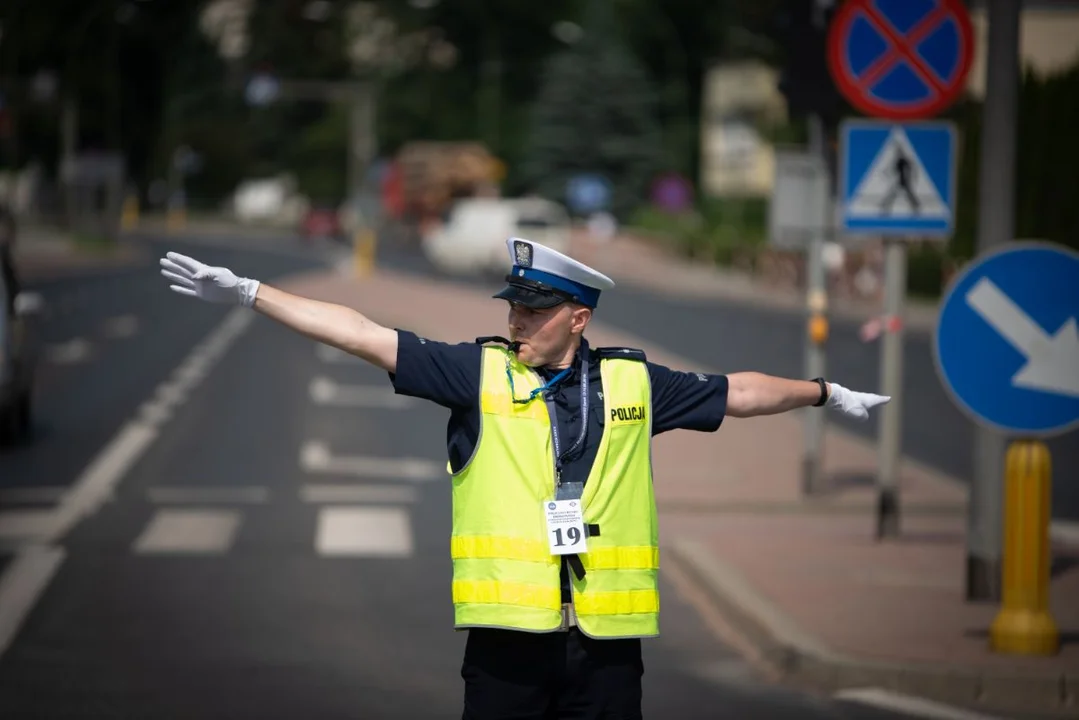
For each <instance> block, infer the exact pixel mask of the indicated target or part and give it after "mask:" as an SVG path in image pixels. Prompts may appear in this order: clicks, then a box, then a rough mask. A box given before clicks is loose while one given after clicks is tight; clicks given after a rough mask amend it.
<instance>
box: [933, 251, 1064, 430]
mask: <svg viewBox="0 0 1079 720" xmlns="http://www.w3.org/2000/svg"><path fill="white" fill-rule="evenodd" d="M1077 319H1079V253H1076V252H1073V251H1071V250H1068V249H1066V248H1063V247H1060V246H1058V245H1050V244H1042V243H1011V244H1009V245H1006V246H1004V247H1003V248H1002V249H1000V250H998V251H995V252H992V253H988V254H986V255H983V256H982V257H980V258H978V259H976V260H975V261H974V262H972V263H971V265H970V266H969V267H967V268H966V269H965V270H964V271H963V272H962V273H961V274H960V275H959V276H958V277H957V278H956V279H955V281H954V282H953V283H952V287H951V289H950V290H949V291H948V294H947V296H946V297H945V298H944V301H943V302H942V304H941V310H940V317H939V319H938V323H937V332H936V335H935V337H934V354H935V359H936V364H937V373H938V374H939V375H940V378H941V381H942V382H943V384H944V386H945V387H946V388H947V390H948V392H949V393H950V394H951V396H952V399H953V400H954V401H955V402H956V404H957V405H958V406H959V407H960V409H962V410H963V411H964V412H966V413H967V414H968V415H970V416H971V417H972V418H973V419H974V421H975V422H978V423H981V424H982V425H985V426H987V427H990V428H992V429H995V430H998V431H1001V432H1004V433H1008V434H1013V435H1023V436H1050V435H1058V434H1060V433H1063V432H1067V431H1068V430H1069V429H1071V428H1073V427H1076V426H1079V332H1077V328H1076V321H1077Z"/></svg>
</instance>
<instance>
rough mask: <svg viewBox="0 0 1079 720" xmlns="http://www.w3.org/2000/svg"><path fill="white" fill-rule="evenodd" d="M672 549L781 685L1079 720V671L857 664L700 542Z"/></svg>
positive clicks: (678, 543) (677, 544)
mask: <svg viewBox="0 0 1079 720" xmlns="http://www.w3.org/2000/svg"><path fill="white" fill-rule="evenodd" d="M667 549H668V552H669V556H672V557H673V560H674V561H675V562H676V563H677V564H678V565H679V567H681V568H682V569H683V570H684V571H685V572H686V573H687V574H688V575H689V576H690V578H691V579H692V580H693V581H694V582H696V583H698V584H699V585H700V586H701V587H702V588H703V589H704V590H705V591H706V592H707V593H708V596H709V598H710V599H711V600H712V601H713V602H714V603H715V605H716V606H717V608H718V610H719V611H720V612H721V613H722V614H723V615H724V616H725V617H726V618H727V619H728V620H729V621H730V622H731V623H732V624H733V625H734V627H735V628H736V629H737V631H738V632H739V633H740V634H741V635H742V636H743V637H744V639H745V640H746V641H748V642H749V643H750V644H751V645H753V646H754V649H755V650H756V652H757V653H759V654H760V656H761V658H762V659H763V661H764V662H766V663H767V664H768V665H770V666H771V667H772V668H773V669H774V671H775V672H776V674H777V675H778V676H779V679H780V681H781V682H783V683H784V684H789V685H792V686H795V687H799V688H802V689H807V690H816V691H822V692H827V693H829V694H831V693H835V692H837V691H839V690H843V689H849V688H857V687H877V688H882V689H884V690H890V691H893V692H898V693H906V694H911V695H918V696H921V697H924V698H927V699H930V700H936V701H938V702H943V703H949V704H954V705H957V706H962V707H966V708H969V709H973V710H981V711H984V712H997V713H1020V714H1023V715H1036V716H1038V717H1045V718H1058V717H1059V718H1065V717H1069V718H1075V717H1079V672H1076V673H1071V674H1067V673H1042V674H1027V675H1019V674H1017V673H1014V672H1007V671H1001V670H986V671H980V670H963V669H958V668H955V667H947V666H934V665H929V664H903V663H882V662H879V661H867V660H862V659H858V658H855V657H852V656H848V655H845V654H843V653H839V652H836V651H834V650H833V649H831V648H829V647H827V646H826V645H825V644H824V643H822V642H821V641H820V640H819V639H818V638H816V637H813V636H812V635H810V634H809V633H806V632H805V631H803V630H802V629H801V628H799V627H798V626H797V624H796V623H795V622H794V621H793V620H792V619H791V618H790V617H789V616H788V615H786V614H785V613H784V612H783V611H782V610H780V609H779V608H778V607H777V606H776V605H775V604H774V603H772V602H771V601H770V600H768V599H767V598H765V597H764V596H763V595H761V594H760V593H759V592H758V591H757V590H755V589H754V588H753V587H752V586H751V585H750V584H749V583H748V582H747V581H746V580H745V578H744V577H743V576H742V575H741V574H740V573H739V572H738V571H737V570H735V569H734V568H732V567H730V566H729V565H727V564H726V563H724V562H723V561H722V560H721V559H719V558H717V557H716V556H715V555H714V554H713V553H711V552H710V551H709V550H708V549H707V548H705V547H704V546H703V545H702V544H700V543H698V542H695V541H692V540H684V539H680V540H675V541H674V542H673V543H672V544H671V545H670V546H669V547H668V548H667Z"/></svg>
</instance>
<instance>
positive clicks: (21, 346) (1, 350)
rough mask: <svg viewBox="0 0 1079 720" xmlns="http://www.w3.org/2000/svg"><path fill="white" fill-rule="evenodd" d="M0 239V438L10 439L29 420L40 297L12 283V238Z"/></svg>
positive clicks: (20, 434)
mask: <svg viewBox="0 0 1079 720" xmlns="http://www.w3.org/2000/svg"><path fill="white" fill-rule="evenodd" d="M0 242H2V243H4V244H5V246H4V247H0V441H12V440H21V439H24V438H25V437H27V436H28V435H29V433H30V429H31V424H32V420H33V412H32V410H33V408H32V406H33V388H34V373H35V370H36V368H37V361H38V356H39V339H38V336H39V334H38V327H37V318H38V316H39V315H40V312H41V309H42V299H41V296H40V295H38V294H37V293H32V292H26V291H19V290H18V288H16V287H14V286H13V285H14V282H15V268H14V259H13V257H12V255H13V254H12V252H11V243H13V242H14V239H13V238H7V239H5V240H0Z"/></svg>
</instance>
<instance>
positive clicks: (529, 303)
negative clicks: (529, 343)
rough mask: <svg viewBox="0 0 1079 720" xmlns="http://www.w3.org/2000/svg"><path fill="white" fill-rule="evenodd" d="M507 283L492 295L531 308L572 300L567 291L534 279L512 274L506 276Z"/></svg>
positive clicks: (552, 305)
mask: <svg viewBox="0 0 1079 720" xmlns="http://www.w3.org/2000/svg"><path fill="white" fill-rule="evenodd" d="M506 282H507V283H508V285H506V287H504V288H503V289H502V290H500V291H499V292H498V293H497V294H496V295H493V296H492V297H496V298H499V299H501V300H508V301H509V302H511V303H519V304H521V305H524V306H525V307H527V308H531V309H533V310H546V309H547V308H553V307H554V306H555V305H559V304H561V303H564V302H566V301H568V300H573V299H574V298H573V296H571V295H570V294H569V293H567V292H564V291H562V290H559V289H557V288H553V287H551V286H549V285H545V284H543V283H541V282H536V281H535V280H525V279H524V278H519V277H516V276H514V275H508V276H506Z"/></svg>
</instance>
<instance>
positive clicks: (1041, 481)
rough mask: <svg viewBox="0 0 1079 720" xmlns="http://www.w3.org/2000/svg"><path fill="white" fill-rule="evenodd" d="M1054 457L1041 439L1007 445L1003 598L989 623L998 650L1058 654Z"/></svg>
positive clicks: (1019, 441) (1018, 652) (1030, 653)
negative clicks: (1053, 588)
mask: <svg viewBox="0 0 1079 720" xmlns="http://www.w3.org/2000/svg"><path fill="white" fill-rule="evenodd" d="M1051 478H1052V463H1051V461H1050V457H1049V448H1048V447H1046V445H1045V443H1043V442H1039V441H1037V440H1016V441H1014V442H1012V443H1011V444H1010V445H1009V446H1008V453H1007V455H1006V459H1005V465H1004V485H1005V486H1004V500H1005V502H1004V548H1003V549H1004V557H1003V570H1002V576H1003V577H1002V581H1003V584H1002V588H1001V590H1002V595H1003V597H1002V602H1001V608H1000V612H999V613H997V616H996V618H995V619H994V620H993V625H992V627H991V628H990V631H989V635H990V644H991V647H992V648H993V650H994V651H995V652H1000V653H1011V654H1016V655H1053V654H1056V652H1057V649H1058V647H1059V637H1058V633H1057V626H1056V623H1055V622H1054V621H1053V618H1052V616H1051V615H1050V614H1049V521H1050V514H1049V513H1050V510H1049V507H1050V499H1049V498H1050V496H1049V490H1050V486H1051Z"/></svg>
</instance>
